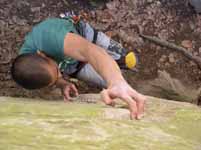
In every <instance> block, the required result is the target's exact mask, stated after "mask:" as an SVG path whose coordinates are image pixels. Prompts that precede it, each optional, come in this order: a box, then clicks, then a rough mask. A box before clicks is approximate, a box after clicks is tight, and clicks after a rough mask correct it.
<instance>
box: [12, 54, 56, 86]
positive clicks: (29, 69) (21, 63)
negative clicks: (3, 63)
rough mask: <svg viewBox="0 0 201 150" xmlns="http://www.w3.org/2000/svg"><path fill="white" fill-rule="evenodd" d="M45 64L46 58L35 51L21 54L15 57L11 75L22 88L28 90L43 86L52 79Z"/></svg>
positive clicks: (46, 62)
mask: <svg viewBox="0 0 201 150" xmlns="http://www.w3.org/2000/svg"><path fill="white" fill-rule="evenodd" d="M47 64H48V61H47V59H46V58H44V57H42V56H40V55H38V54H37V53H35V54H32V53H28V54H22V55H19V56H18V57H17V58H15V60H14V62H13V64H12V67H11V75H12V77H13V79H14V81H15V82H17V83H18V84H19V85H21V86H22V87H23V88H26V89H30V90H31V89H39V88H43V87H45V86H48V85H49V84H50V82H51V80H52V77H51V74H50V73H49V71H48V70H47V69H45V65H47Z"/></svg>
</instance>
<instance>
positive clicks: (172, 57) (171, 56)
mask: <svg viewBox="0 0 201 150" xmlns="http://www.w3.org/2000/svg"><path fill="white" fill-rule="evenodd" d="M168 58H169V62H170V63H175V57H174V54H173V53H170V55H169V56H168Z"/></svg>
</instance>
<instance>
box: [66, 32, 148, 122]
mask: <svg viewBox="0 0 201 150" xmlns="http://www.w3.org/2000/svg"><path fill="white" fill-rule="evenodd" d="M64 54H65V55H66V56H70V57H72V58H75V59H77V60H80V61H85V62H88V63H89V64H91V65H92V66H93V67H94V68H95V70H96V71H97V72H98V73H99V74H100V75H101V76H102V77H103V78H104V79H105V80H106V82H107V86H108V88H107V89H104V90H103V91H102V92H101V95H102V99H103V101H104V102H105V103H106V104H108V105H111V104H112V103H113V99H114V98H120V99H122V100H123V101H125V102H126V103H127V104H128V106H129V109H130V112H131V119H134V118H135V119H139V118H140V117H141V116H142V114H143V112H144V103H145V99H146V97H145V96H144V95H142V94H140V93H138V92H137V91H135V90H134V89H133V88H132V87H131V86H130V85H128V83H127V82H126V81H125V79H124V78H123V76H122V74H121V71H120V69H119V67H118V65H117V63H116V62H115V61H114V60H113V59H112V58H111V57H110V56H109V55H108V54H107V53H106V51H105V50H104V49H103V48H101V47H99V46H96V45H95V44H93V43H91V42H89V41H87V40H85V39H84V38H82V37H81V36H79V35H76V34H73V33H68V34H67V36H66V37H65V40H64Z"/></svg>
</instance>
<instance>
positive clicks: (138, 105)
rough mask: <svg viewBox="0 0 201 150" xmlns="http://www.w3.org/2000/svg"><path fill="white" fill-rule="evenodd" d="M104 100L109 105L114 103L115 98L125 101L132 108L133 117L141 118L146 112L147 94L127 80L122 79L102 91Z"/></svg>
mask: <svg viewBox="0 0 201 150" xmlns="http://www.w3.org/2000/svg"><path fill="white" fill-rule="evenodd" d="M101 96H102V99H103V101H104V102H105V103H106V104H107V105H114V99H115V98H120V99H122V100H123V101H125V102H126V103H127V104H128V106H129V110H130V117H131V119H140V118H142V116H143V114H144V105H145V100H146V96H144V95H142V94H140V93H138V92H137V91H135V90H134V89H133V88H132V87H131V86H130V85H128V83H126V81H120V82H118V83H116V84H114V85H112V86H110V87H109V88H108V89H104V90H103V91H102V92H101Z"/></svg>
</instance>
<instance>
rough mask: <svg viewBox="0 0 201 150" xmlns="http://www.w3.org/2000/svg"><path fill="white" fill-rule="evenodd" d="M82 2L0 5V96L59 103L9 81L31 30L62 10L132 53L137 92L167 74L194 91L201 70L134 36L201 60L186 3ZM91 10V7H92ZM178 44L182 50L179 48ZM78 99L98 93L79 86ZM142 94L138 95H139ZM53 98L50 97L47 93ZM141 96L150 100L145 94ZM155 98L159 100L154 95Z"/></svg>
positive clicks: (198, 28)
mask: <svg viewBox="0 0 201 150" xmlns="http://www.w3.org/2000/svg"><path fill="white" fill-rule="evenodd" d="M91 4H92V3H90V2H89V1H87V0H77V1H70V0H54V1H48V0H43V1H42V2H41V1H39V0H35V1H31V0H20V1H19V0H1V1H0V38H1V40H0V95H2V96H5V95H8V96H28V97H43V98H47V99H54V98H58V95H60V91H58V90H56V91H55V90H54V89H44V90H38V91H27V90H23V89H21V88H20V87H19V86H17V85H16V84H15V83H14V82H13V81H12V79H11V76H10V66H11V62H12V60H13V59H14V58H15V57H16V56H17V52H18V51H19V48H20V47H21V45H22V43H23V39H24V36H25V35H26V33H27V32H29V31H30V30H31V27H32V26H33V25H35V24H37V23H38V22H40V21H42V20H43V19H45V18H48V17H57V16H58V15H59V14H60V13H62V12H65V11H66V10H76V11H81V10H82V11H83V10H84V11H85V12H86V14H87V20H88V21H89V22H90V23H91V24H92V25H93V26H94V27H96V28H97V29H100V30H102V31H104V32H106V33H107V34H108V35H110V36H111V37H113V38H114V39H116V40H118V41H119V42H121V43H122V44H123V45H124V46H125V47H126V48H128V49H130V50H132V49H134V48H136V49H137V51H138V55H139V58H140V64H139V65H138V72H137V73H131V72H127V73H125V74H126V78H127V80H128V82H129V83H130V84H131V85H132V86H133V87H135V88H137V89H139V90H141V89H143V87H146V85H147V84H148V81H152V80H154V79H156V78H157V77H158V71H160V70H166V71H167V72H168V73H169V74H170V75H171V76H172V77H173V78H177V79H179V80H180V81H181V82H182V83H183V84H184V85H185V86H189V87H190V88H195V89H198V88H199V87H200V85H201V70H200V69H199V68H198V67H197V65H196V64H195V63H194V62H193V61H190V60H188V59H187V58H186V57H185V56H183V55H181V54H180V53H177V52H176V51H171V50H170V49H167V48H163V47H160V46H157V45H155V44H153V43H150V42H148V41H145V40H143V39H142V38H140V37H139V35H138V32H139V31H140V32H142V33H144V34H147V35H151V36H158V37H160V38H161V39H165V40H168V41H171V42H174V43H176V44H178V45H183V46H185V47H186V48H187V49H188V51H190V52H192V53H193V55H196V56H198V57H201V42H200V40H199V39H201V34H200V33H201V15H198V14H196V13H195V12H194V11H193V9H192V8H191V7H189V6H188V3H187V0H149V1H145V0H141V1H137V0H132V1H129V0H124V1H123V0H113V1H108V2H107V3H105V4H103V3H101V5H100V4H99V5H98V7H94V6H92V5H91ZM93 4H94V2H93ZM182 43H183V44H182ZM77 84H78V85H80V88H79V89H80V91H81V92H82V93H85V92H88V91H95V92H98V91H99V89H97V88H95V87H90V86H87V85H85V84H83V83H80V82H78V83H77ZM142 91H143V90H142ZM50 92H51V93H52V94H51V95H50V94H49V93H50ZM146 94H150V95H151V94H152V93H150V92H149V90H148V92H146ZM159 96H160V95H159Z"/></svg>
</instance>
